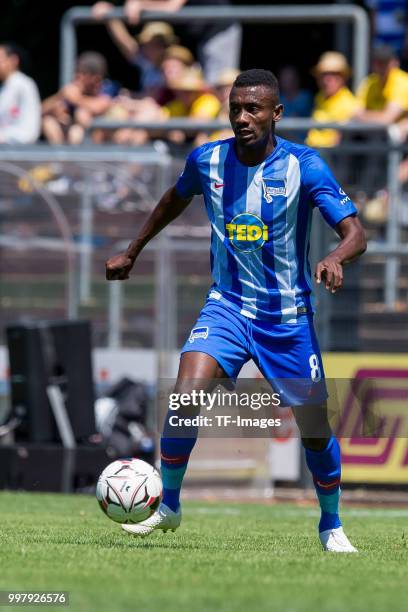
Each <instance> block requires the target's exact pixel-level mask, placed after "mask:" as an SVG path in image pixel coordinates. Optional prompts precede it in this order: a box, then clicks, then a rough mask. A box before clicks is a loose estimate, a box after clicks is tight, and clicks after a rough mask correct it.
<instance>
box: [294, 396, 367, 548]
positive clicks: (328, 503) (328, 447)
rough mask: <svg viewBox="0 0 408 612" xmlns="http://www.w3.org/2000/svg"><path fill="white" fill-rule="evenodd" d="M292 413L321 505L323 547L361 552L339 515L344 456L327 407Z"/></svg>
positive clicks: (320, 534)
mask: <svg viewBox="0 0 408 612" xmlns="http://www.w3.org/2000/svg"><path fill="white" fill-rule="evenodd" d="M292 411H293V413H294V416H295V418H296V422H297V425H298V427H299V430H300V435H301V437H302V444H303V447H304V449H305V456H306V463H307V466H308V468H309V470H310V472H311V474H312V476H313V483H314V486H315V489H316V495H317V499H318V501H319V505H320V510H321V515H320V521H319V537H320V541H321V543H322V545H323V548H324V550H327V551H331V552H357V551H356V549H355V548H354V546H352V545H351V544H350V542H349V540H348V538H347V536H346V535H345V533H344V531H343V527H342V523H341V520H340V516H339V505H340V482H341V454H340V445H339V443H338V441H337V440H336V438H335V437H334V435H333V434H332V432H331V429H330V425H329V422H328V419H327V405H326V403H324V404H321V405H317V406H316V405H314V406H313V405H304V406H298V407H296V408H292Z"/></svg>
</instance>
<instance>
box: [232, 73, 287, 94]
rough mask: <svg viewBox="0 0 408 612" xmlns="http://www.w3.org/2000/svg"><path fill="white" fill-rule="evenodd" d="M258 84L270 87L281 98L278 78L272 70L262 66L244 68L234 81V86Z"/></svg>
mask: <svg viewBox="0 0 408 612" xmlns="http://www.w3.org/2000/svg"><path fill="white" fill-rule="evenodd" d="M256 85H263V86H264V87H268V88H269V89H270V90H271V91H272V92H273V93H274V95H275V96H276V97H277V98H279V83H278V79H277V78H276V76H275V75H274V74H273V72H271V71H270V70H263V69H262V68H252V69H251V70H244V72H241V74H239V75H238V76H237V78H236V79H235V81H234V83H233V87H254V86H256Z"/></svg>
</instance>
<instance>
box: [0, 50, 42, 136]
mask: <svg viewBox="0 0 408 612" xmlns="http://www.w3.org/2000/svg"><path fill="white" fill-rule="evenodd" d="M20 64H21V50H20V49H19V48H18V47H17V45H14V44H13V43H3V44H0V81H1V83H2V86H1V88H0V144H29V143H33V142H35V141H36V140H37V139H38V137H39V135H40V128H41V101H40V96H39V93H38V89H37V85H36V84H35V83H34V81H33V80H32V79H30V77H28V76H26V75H25V74H23V73H22V72H21V71H20Z"/></svg>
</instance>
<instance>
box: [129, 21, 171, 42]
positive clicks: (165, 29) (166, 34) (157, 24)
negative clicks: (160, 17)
mask: <svg viewBox="0 0 408 612" xmlns="http://www.w3.org/2000/svg"><path fill="white" fill-rule="evenodd" d="M154 38H161V39H162V40H163V42H164V43H165V44H166V45H172V44H173V43H175V42H177V38H176V36H175V35H174V30H173V28H172V27H171V25H169V24H168V23H165V22H164V21H152V22H150V23H146V25H145V26H144V27H143V30H142V31H141V32H140V34H139V35H138V36H137V40H138V41H139V43H140V44H141V45H144V44H146V43H149V42H151V41H152V40H153V39H154Z"/></svg>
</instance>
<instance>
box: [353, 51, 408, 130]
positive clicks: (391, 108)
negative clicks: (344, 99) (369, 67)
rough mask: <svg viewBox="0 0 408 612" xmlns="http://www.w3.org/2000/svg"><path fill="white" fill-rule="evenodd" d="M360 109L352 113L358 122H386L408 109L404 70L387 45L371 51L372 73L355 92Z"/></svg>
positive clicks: (397, 118) (400, 117)
mask: <svg viewBox="0 0 408 612" xmlns="http://www.w3.org/2000/svg"><path fill="white" fill-rule="evenodd" d="M357 97H358V100H359V102H360V105H361V108H360V109H358V110H357V111H356V112H355V113H354V118H355V119H358V120H359V121H368V122H375V123H381V124H383V125H390V124H391V123H395V122H396V121H399V120H400V119H402V118H403V117H404V115H405V114H406V113H407V111H408V73H407V72H404V71H403V70H401V69H400V68H399V62H398V59H397V58H396V56H395V54H394V52H393V50H392V48H391V47H387V46H384V45H383V46H382V47H377V48H376V49H374V51H373V73H372V74H369V75H368V76H367V77H366V78H365V79H364V80H363V82H362V83H361V85H360V87H359V90H358V93H357Z"/></svg>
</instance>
